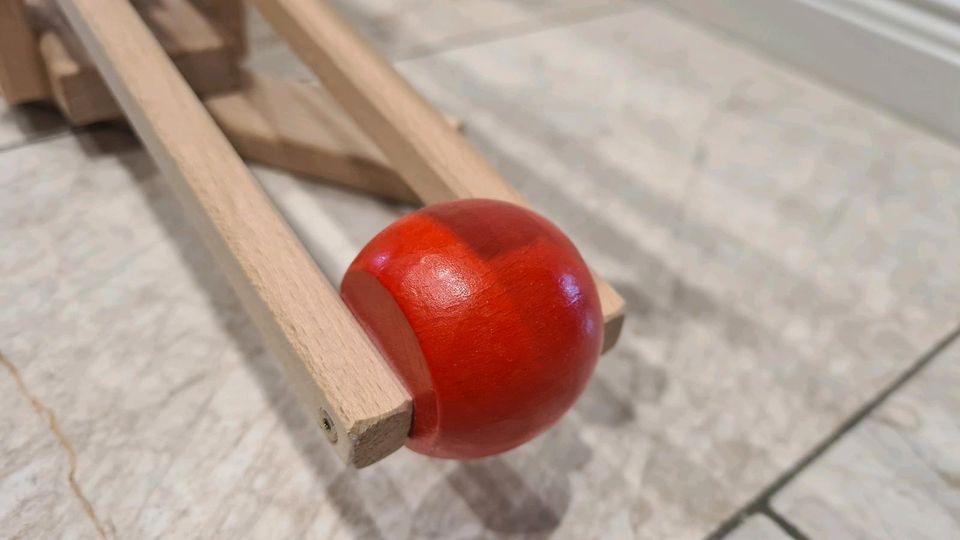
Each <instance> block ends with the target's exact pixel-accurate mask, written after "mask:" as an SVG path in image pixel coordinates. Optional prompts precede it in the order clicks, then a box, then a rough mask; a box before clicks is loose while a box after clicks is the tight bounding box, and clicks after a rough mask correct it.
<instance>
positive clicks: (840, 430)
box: [706, 325, 960, 540]
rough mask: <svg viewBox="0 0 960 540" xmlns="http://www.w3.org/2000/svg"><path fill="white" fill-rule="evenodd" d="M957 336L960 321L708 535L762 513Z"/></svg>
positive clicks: (717, 536)
mask: <svg viewBox="0 0 960 540" xmlns="http://www.w3.org/2000/svg"><path fill="white" fill-rule="evenodd" d="M957 338H960V325H958V326H955V327H954V329H953V330H951V331H950V332H949V333H948V334H947V335H946V336H944V337H942V338H940V339H939V340H938V341H937V342H936V343H935V344H934V345H933V347H931V348H930V349H929V350H927V352H925V353H923V354H922V355H921V356H920V358H919V359H918V360H917V361H916V362H914V363H913V365H911V366H910V367H909V368H907V369H906V370H905V371H904V372H903V373H901V374H900V375H899V376H898V377H897V378H896V379H894V380H893V381H892V382H890V384H888V385H887V386H886V387H885V388H884V389H883V390H881V391H880V392H879V393H877V394H876V395H875V396H874V397H873V398H872V399H870V400H869V401H867V402H866V403H864V404H863V405H861V406H860V408H859V409H857V411H856V412H855V413H853V414H852V415H851V416H849V417H847V419H846V420H845V421H843V422H842V423H841V424H840V425H839V426H838V427H837V428H836V429H834V430H833V431H832V432H831V433H830V434H829V435H828V436H827V437H826V438H824V439H823V440H822V441H820V442H819V443H818V444H817V445H816V446H814V447H813V448H812V449H811V450H810V451H809V452H807V453H806V454H805V455H804V456H803V457H801V458H800V459H799V460H798V461H797V462H796V463H795V464H794V465H793V466H792V467H790V468H789V469H787V470H786V471H784V472H783V473H782V474H781V475H780V476H778V477H777V479H776V480H774V481H773V482H772V483H771V484H770V485H768V486H767V487H766V488H765V489H764V490H763V491H761V492H760V493H759V494H758V495H757V496H755V497H754V498H753V499H751V500H750V501H748V502H747V503H746V504H745V505H744V506H743V507H741V508H740V509H739V510H737V511H736V512H734V513H733V514H732V515H731V516H730V517H729V518H727V519H726V520H725V521H723V522H722V523H720V525H718V526H717V528H716V529H714V530H713V532H711V533H709V534H708V535H707V536H706V538H707V539H708V540H714V539H717V540H719V539H721V538H723V537H724V536H726V535H727V534H729V533H730V532H732V531H733V530H734V529H735V528H736V527H737V526H738V525H740V524H741V523H742V522H743V520H745V519H747V518H748V517H750V516H751V515H753V514H756V513H762V512H763V510H764V508H769V503H770V499H771V498H772V497H773V496H774V495H776V494H777V493H778V492H779V491H780V490H781V489H783V488H784V486H786V485H787V484H789V483H790V481H791V480H793V479H794V478H795V477H796V476H797V475H799V474H800V473H801V472H802V471H803V470H804V469H806V468H807V467H808V466H810V464H812V463H813V462H814V461H816V460H817V458H819V457H820V456H821V455H823V454H824V453H825V452H826V451H827V450H828V449H829V448H830V447H831V446H833V444H834V443H835V442H837V441H838V440H839V439H840V438H841V437H843V436H844V435H846V434H847V432H849V431H850V430H852V429H853V428H854V427H856V426H857V425H858V424H859V423H860V422H861V421H863V420H864V419H865V418H866V417H867V416H869V415H870V413H871V412H873V411H874V410H876V409H877V407H879V406H880V405H882V404H883V403H884V402H885V401H886V400H887V399H888V398H889V397H890V396H891V395H893V394H894V393H895V392H896V391H897V390H899V389H900V388H901V387H903V386H904V385H905V384H907V383H908V382H910V381H911V380H912V379H913V378H914V377H915V376H916V375H917V374H918V373H920V372H921V371H922V370H923V368H925V367H926V366H927V365H929V364H930V363H931V362H932V361H933V360H934V359H935V358H937V357H938V356H939V355H940V353H941V352H943V351H944V350H945V349H946V348H947V347H949V346H950V345H951V344H953V342H955V341H956V340H957Z"/></svg>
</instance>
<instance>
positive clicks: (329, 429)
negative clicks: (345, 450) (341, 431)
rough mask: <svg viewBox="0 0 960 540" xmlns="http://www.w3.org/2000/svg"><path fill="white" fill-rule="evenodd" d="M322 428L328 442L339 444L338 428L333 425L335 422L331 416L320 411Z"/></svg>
mask: <svg viewBox="0 0 960 540" xmlns="http://www.w3.org/2000/svg"><path fill="white" fill-rule="evenodd" d="M320 427H322V428H323V432H324V433H325V434H326V435H327V440H329V441H330V442H332V443H335V442H337V428H336V427H335V426H334V425H333V420H332V419H331V418H330V415H329V414H327V411H325V410H323V409H320Z"/></svg>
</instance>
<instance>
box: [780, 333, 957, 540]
mask: <svg viewBox="0 0 960 540" xmlns="http://www.w3.org/2000/svg"><path fill="white" fill-rule="evenodd" d="M958 418H960V344H957V343H954V344H953V345H951V346H950V347H949V348H948V349H946V350H945V351H943V352H942V353H941V354H940V355H939V356H938V357H937V358H935V359H934V360H933V361H932V363H931V364H929V365H928V366H926V367H924V368H923V370H921V371H920V372H919V374H918V375H917V376H916V377H915V378H913V379H911V380H910V381H908V382H907V384H906V385H904V386H903V387H901V388H900V389H899V390H898V391H897V392H896V393H894V394H893V395H892V396H891V397H890V398H889V399H888V400H887V401H886V402H885V403H883V404H882V405H881V406H880V407H879V408H877V409H876V410H875V411H873V412H872V413H871V414H870V415H869V416H868V417H867V418H866V419H864V420H863V421H862V422H861V423H859V424H857V426H856V427H854V428H853V429H852V430H851V431H849V432H848V433H846V434H845V435H844V436H843V437H842V438H841V439H840V440H839V441H837V442H836V443H834V445H833V446H831V447H830V448H829V449H828V450H827V451H826V452H825V453H824V454H823V455H822V456H820V457H819V458H818V459H817V460H816V461H814V462H813V463H812V464H811V465H810V467H809V468H808V469H806V470H804V471H803V472H801V473H800V474H799V475H798V476H797V477H796V478H795V479H794V480H793V482H791V483H790V484H788V485H787V486H786V487H785V488H784V489H783V491H781V492H780V493H779V494H778V495H777V496H776V497H775V498H774V499H773V505H774V507H775V508H776V509H777V510H778V511H780V512H781V513H782V514H783V515H784V516H785V517H786V518H787V519H789V520H790V521H791V522H792V523H794V524H795V525H796V526H797V527H798V528H799V529H800V530H801V531H802V532H803V533H805V534H806V535H807V536H808V537H810V538H833V539H836V540H843V539H847V538H858V539H859V538H863V539H866V538H912V539H917V540H921V539H929V540H935V539H941V538H960V420H958Z"/></svg>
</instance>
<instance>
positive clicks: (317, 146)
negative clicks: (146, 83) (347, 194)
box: [203, 73, 420, 204]
mask: <svg viewBox="0 0 960 540" xmlns="http://www.w3.org/2000/svg"><path fill="white" fill-rule="evenodd" d="M203 103H204V105H206V107H207V110H208V111H210V114H211V116H213V119H214V120H216V122H217V124H219V125H220V129H222V130H223V133H224V134H225V135H226V136H227V138H228V139H230V142H231V143H232V144H233V146H234V148H236V149H237V152H239V153H240V155H241V156H243V157H244V158H245V159H251V160H254V161H259V162H261V163H265V164H267V165H271V166H274V167H278V168H281V169H285V170H288V171H291V172H294V173H298V174H306V175H310V176H314V177H317V178H320V179H322V180H326V181H329V182H333V183H336V184H339V185H341V186H345V187H349V188H352V189H358V190H361V191H364V192H367V193H372V194H374V195H377V196H379V197H386V198H388V199H391V200H396V201H401V202H406V203H410V204H420V200H419V199H418V198H417V196H416V195H415V194H414V193H413V191H411V190H410V188H408V187H407V185H406V184H404V182H403V179H402V178H400V175H399V174H397V173H396V172H395V171H394V170H393V168H392V167H390V165H389V164H387V160H386V158H384V157H383V154H382V153H381V152H380V150H379V149H378V148H377V147H376V146H375V145H374V144H373V143H372V142H370V139H369V138H368V137H367V136H366V135H364V134H363V132H362V131H360V129H359V128H357V126H356V124H354V123H353V120H351V119H350V117H348V116H347V115H346V113H344V112H343V109H341V108H340V106H339V105H338V104H337V103H336V102H335V101H333V98H332V97H330V94H329V93H327V92H326V91H325V90H324V89H323V88H322V87H320V86H316V85H310V84H307V83H304V82H300V81H292V80H284V79H278V78H275V77H270V76H266V75H256V74H253V73H244V74H243V83H242V84H241V86H240V88H238V89H237V90H236V91H233V92H228V93H223V94H217V95H214V96H210V97H208V98H206V99H204V101H203Z"/></svg>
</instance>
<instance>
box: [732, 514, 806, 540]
mask: <svg viewBox="0 0 960 540" xmlns="http://www.w3.org/2000/svg"><path fill="white" fill-rule="evenodd" d="M723 538H724V540H790V536H789V535H788V534H787V533H785V532H783V529H781V528H780V527H778V526H777V524H776V523H774V522H773V521H772V520H771V519H770V518H768V517H766V516H764V515H761V514H755V515H753V516H750V517H749V518H747V519H745V520H743V523H741V524H740V525H738V526H737V528H736V529H734V530H732V531H730V534H728V535H726V536H724V537H723Z"/></svg>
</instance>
